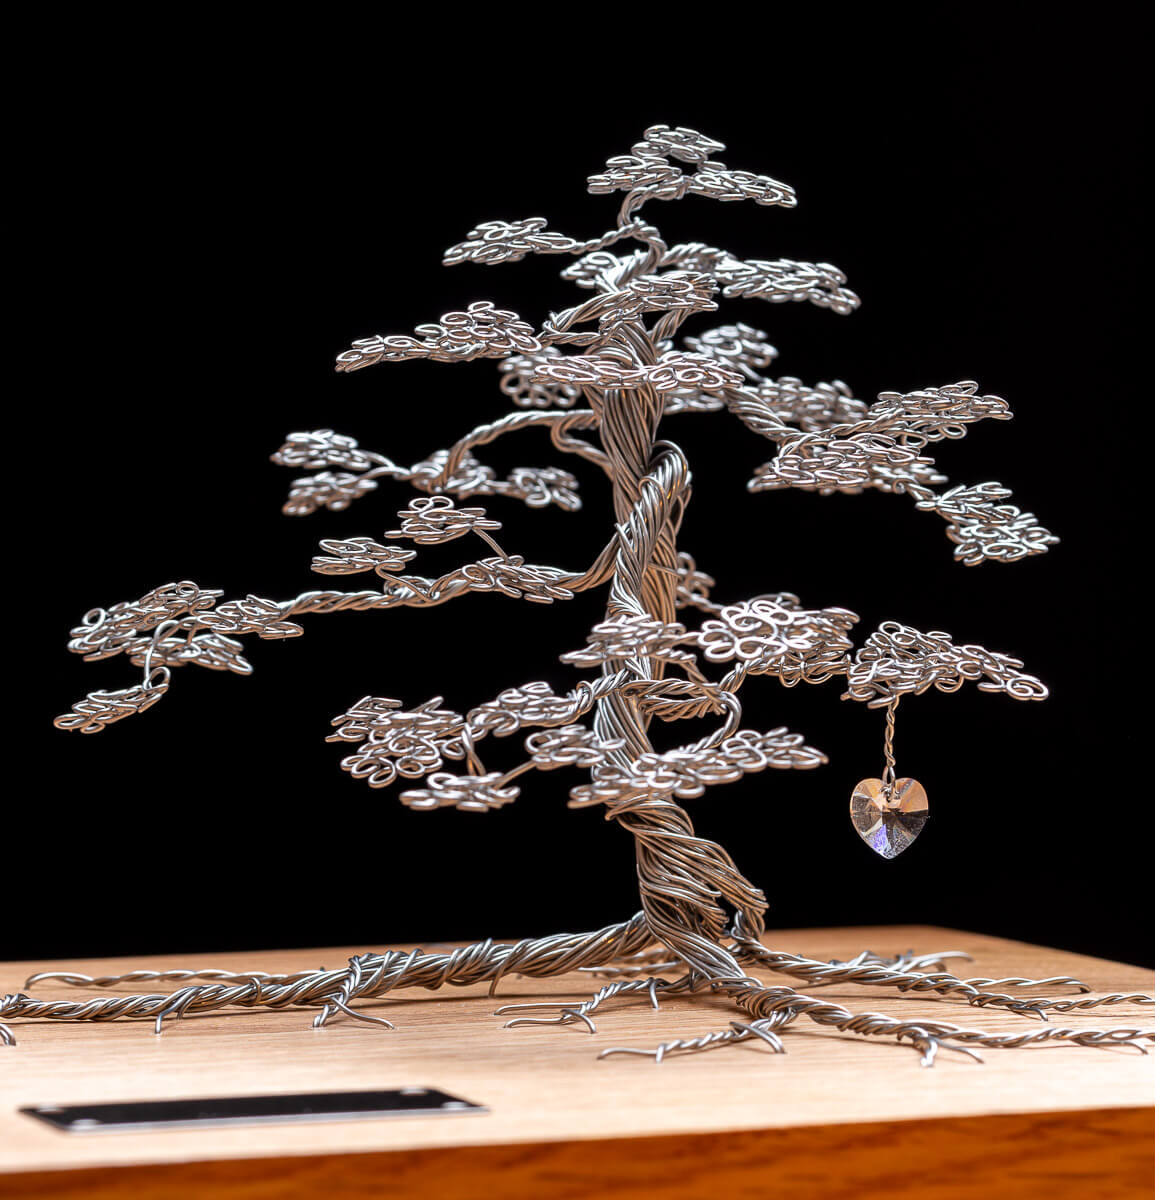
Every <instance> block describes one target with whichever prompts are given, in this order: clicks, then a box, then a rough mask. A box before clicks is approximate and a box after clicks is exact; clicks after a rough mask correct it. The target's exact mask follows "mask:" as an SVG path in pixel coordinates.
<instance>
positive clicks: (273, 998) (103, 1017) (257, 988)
mask: <svg viewBox="0 0 1155 1200" xmlns="http://www.w3.org/2000/svg"><path fill="white" fill-rule="evenodd" d="M651 940H652V938H651V935H650V933H649V930H648V929H647V928H646V924H645V919H644V917H643V915H642V914H641V913H638V914H637V915H635V916H634V917H632V918H631V919H630V920H629V921H624V922H619V923H617V924H614V925H608V926H606V927H605V928H603V929H599V930H596V931H594V932H592V933H579V934H566V933H561V934H553V935H551V936H549V937H543V938H526V939H523V940H522V941H519V942H516V943H495V942H493V941H492V940H488V939H487V940H486V941H483V942H475V943H473V944H471V945H469V946H463V947H460V948H459V949H456V950H452V951H449V952H448V953H435V954H426V953H424V952H422V951H421V950H419V949H418V950H413V951H403V950H391V951H387V952H385V953H384V954H365V955H358V956H355V958H354V959H352V960H350V964H349V965H348V966H346V967H344V968H340V969H336V970H329V971H308V972H298V973H296V974H294V975H288V976H279V977H278V976H267V975H260V974H258V973H250V974H238V975H231V974H229V973H226V972H221V973H220V974H219V976H217V977H216V978H217V981H216V982H213V983H205V984H199V985H196V986H190V987H185V988H181V989H178V990H177V991H175V992H168V993H149V994H138V995H130V996H111V997H98V998H93V999H88V1000H80V1001H72V1000H35V999H33V998H32V997H30V996H27V995H25V994H24V993H16V994H12V995H7V996H4V997H2V998H0V1018H5V1019H11V1018H16V1019H39V1020H54V1021H113V1020H119V1019H121V1018H150V1019H153V1020H155V1021H157V1023H158V1032H159V1028H160V1022H161V1021H162V1020H163V1018H164V1017H166V1016H171V1015H176V1016H184V1015H186V1014H187V1013H199V1012H211V1011H215V1010H218V1009H221V1008H228V1007H234V1006H235V1007H241V1008H271V1009H282V1008H289V1007H320V1008H321V1009H322V1013H321V1014H320V1015H321V1016H322V1017H324V1019H325V1020H327V1019H328V1017H329V1016H331V1015H332V1012H331V1011H327V1010H326V1008H325V1006H326V1005H328V1006H330V1008H331V1009H334V1010H337V1011H347V1010H348V1009H349V1008H350V1006H351V1002H352V1001H353V1000H354V999H369V998H377V997H380V996H383V995H385V994H386V993H388V992H390V991H392V990H393V989H394V988H396V987H404V988H410V987H421V988H429V989H437V988H439V987H442V986H444V985H449V986H451V987H468V986H470V985H471V984H476V983H484V982H489V983H490V984H491V988H490V990H491V992H492V991H493V990H494V989H495V988H496V985H497V983H498V982H499V981H500V980H501V978H502V977H503V976H505V975H506V974H509V973H512V972H516V973H517V974H519V975H526V976H535V977H540V976H549V975H560V974H565V973H566V972H568V971H573V970H576V969H577V968H578V967H582V966H590V965H594V964H596V963H598V962H604V961H609V960H610V959H612V958H613V957H615V956H617V955H620V954H623V953H626V954H629V953H633V952H635V951H637V950H640V949H642V948H643V947H644V946H646V945H647V944H648V943H649V942H650V941H651ZM129 975H130V976H135V978H137V979H139V978H143V977H144V973H133V972H130V973H129ZM194 975H195V976H197V977H201V978H203V977H204V976H205V973H204V972H195V973H193V972H190V973H189V976H186V977H192V976H194ZM50 976H51V973H48V972H46V973H41V974H40V975H39V976H33V977H32V979H31V980H29V984H31V983H32V982H34V981H36V980H37V979H39V980H43V979H45V978H48V977H50ZM158 977H161V978H165V977H168V978H172V977H173V976H172V975H170V974H169V973H167V972H162V973H158ZM106 978H107V979H108V980H109V981H111V982H116V981H118V980H119V978H120V977H116V976H109V977H106ZM83 979H84V977H82V976H73V977H72V978H71V979H69V980H67V982H74V981H81V980H83ZM26 986H28V985H26ZM320 1023H322V1024H323V1023H324V1021H321V1022H320ZM11 1037H12V1034H11V1031H8V1038H11ZM5 1040H6V1041H7V1039H5ZM9 1044H11V1043H9Z"/></svg>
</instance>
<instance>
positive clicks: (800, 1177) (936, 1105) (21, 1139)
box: [0, 926, 1155, 1200]
mask: <svg viewBox="0 0 1155 1200" xmlns="http://www.w3.org/2000/svg"><path fill="white" fill-rule="evenodd" d="M767 940H768V944H771V945H773V946H774V947H775V948H777V949H781V950H788V951H792V952H796V953H803V954H808V955H811V956H812V957H815V958H819V959H831V958H846V957H848V956H850V955H852V954H855V953H857V952H858V951H859V950H861V949H864V948H870V949H872V950H875V951H878V952H880V953H893V952H897V951H903V950H911V949H913V950H916V951H918V952H925V951H931V950H957V949H962V950H966V951H968V952H969V953H971V954H972V955H973V956H974V960H975V961H974V963H973V964H968V965H966V967H965V970H964V971H963V973H964V974H973V975H989V976H996V977H997V976H1004V975H1012V974H1022V975H1027V976H1047V975H1056V974H1064V973H1069V974H1073V975H1077V976H1079V977H1080V978H1082V979H1084V980H1085V981H1086V982H1087V983H1089V984H1090V985H1091V987H1092V988H1093V989H1094V990H1095V991H1097V992H1105V991H1126V990H1140V991H1147V992H1149V993H1153V994H1155V972H1153V971H1145V970H1142V969H1140V968H1137V967H1130V966H1125V965H1123V964H1119V963H1111V962H1106V961H1104V960H1101V959H1094V958H1087V957H1082V956H1078V955H1072V954H1065V953H1061V952H1058V951H1054V950H1048V949H1044V948H1041V947H1036V946H1028V945H1025V944H1022V943H1017V942H1009V941H1005V940H1002V939H998V938H992V937H986V936H983V935H979V934H971V933H960V932H957V931H950V930H943V929H935V928H930V927H921V926H898V927H887V928H877V927H873V928H871V927H868V928H858V929H826V930H800V931H789V930H788V931H779V932H775V933H773V934H771V935H769V936H768V939H767ZM375 948H377V949H380V948H381V947H375ZM427 948H428V949H433V948H434V947H432V946H427ZM364 949H365V947H355V948H335V949H334V948H329V949H324V950H292V951H270V952H254V953H251V954H220V955H202V956H199V958H198V960H197V962H196V964H195V965H197V966H221V967H226V968H231V969H237V970H245V969H249V970H274V971H292V970H299V969H301V968H304V967H311V966H320V965H324V966H326V967H334V966H338V965H340V964H341V963H342V962H343V961H344V960H345V959H346V958H347V957H348V956H349V955H350V954H352V953H358V952H361V951H363V950H364ZM189 965H191V964H190V962H189V959H188V956H187V955H181V956H163V955H162V956H154V957H151V958H147V959H146V958H124V959H100V960H75V961H70V962H67V963H60V962H57V963H13V964H6V965H4V966H0V993H3V992H13V991H19V990H21V987H22V984H23V981H24V978H25V977H26V976H27V975H28V974H30V973H32V972H33V971H37V970H43V969H49V968H53V969H69V970H77V971H81V972H84V973H87V974H98V973H114V972H119V971H123V970H131V969H134V968H139V967H144V966H147V967H152V968H164V967H175V966H189ZM767 978H772V979H773V980H774V981H775V982H779V983H781V982H790V981H789V980H785V979H784V978H783V977H781V976H767ZM595 987H596V981H591V980H590V979H588V978H586V977H584V976H576V977H574V976H570V977H567V978H564V979H558V980H522V979H517V978H512V979H508V980H505V981H503V984H502V989H501V996H500V998H499V1000H497V1001H493V1000H490V999H488V998H487V997H486V996H485V995H484V988H471V989H461V990H458V989H453V990H448V989H447V990H445V991H443V992H436V993H430V992H413V991H407V992H402V991H398V992H396V993H394V994H392V995H391V997H390V998H389V999H388V1000H382V1001H380V1002H375V1003H372V1004H371V1005H367V1006H366V1007H367V1008H368V1010H369V1011H372V1012H374V1013H377V1014H382V1015H384V1014H387V1015H388V1016H389V1018H390V1019H391V1020H393V1021H394V1022H395V1023H396V1025H397V1029H396V1030H395V1031H389V1030H386V1029H383V1028H381V1027H377V1026H370V1025H365V1024H363V1023H354V1022H352V1021H343V1022H336V1023H334V1024H332V1025H331V1026H329V1027H328V1028H325V1029H322V1030H314V1029H312V1028H311V1018H312V1013H311V1012H305V1011H296V1012H293V1011H286V1012H278V1013H266V1012H233V1013H226V1014H208V1015H205V1016H192V1017H187V1018H185V1019H184V1020H183V1021H180V1022H172V1023H170V1024H169V1025H167V1026H166V1030H165V1032H164V1034H163V1035H162V1036H161V1037H159V1038H158V1037H155V1036H154V1035H153V1033H152V1026H151V1023H150V1022H139V1021H138V1022H118V1023H115V1024H106V1025H91V1024H89V1025H67V1024H59V1023H56V1024H53V1023H27V1024H22V1023H18V1022H14V1028H15V1032H16V1035H17V1038H18V1045H17V1046H15V1047H12V1048H3V1047H0V1196H4V1197H5V1198H8V1197H13V1198H14V1197H31V1196H37V1197H49V1196H59V1197H65V1196H69V1197H71V1196H85V1197H92V1198H94V1200H99V1198H101V1197H105V1196H108V1197H111V1196H119V1195H127V1194H129V1191H130V1190H131V1193H132V1194H133V1195H135V1196H144V1197H147V1196H152V1195H156V1196H166V1197H184V1196H186V1195H187V1196H189V1197H192V1196H206V1195H210V1194H211V1195H212V1196H234V1195H235V1196H244V1197H246V1198H249V1200H258V1198H259V1200H266V1198H271V1197H280V1196H298V1195H300V1196H313V1195H332V1194H339V1195H341V1196H342V1197H360V1196H370V1195H373V1196H386V1197H392V1196H397V1197H401V1196H410V1195H421V1194H424V1195H426V1196H431V1197H446V1198H447V1200H450V1198H453V1197H458V1196H462V1197H464V1196H511V1197H523V1196H524V1197H530V1196H532V1197H534V1198H535V1200H537V1198H544V1197H547V1196H573V1197H579V1196H581V1197H584V1196H592V1195H597V1194H600V1195H606V1196H617V1195H621V1196H626V1195H644V1196H671V1197H689V1196H701V1195H705V1194H708V1193H713V1194H718V1195H721V1194H722V1193H723V1192H725V1194H726V1200H738V1198H740V1197H743V1196H763V1195H774V1194H776V1193H777V1192H778V1190H779V1189H781V1192H782V1194H783V1195H785V1194H789V1195H790V1196H791V1197H792V1198H793V1200H798V1198H800V1197H804V1196H811V1195H815V1196H817V1195H822V1196H838V1195H843V1194H846V1195H855V1196H871V1195H876V1194H878V1195H881V1194H887V1195H890V1196H901V1195H918V1196H922V1197H940V1196H941V1197H962V1196H971V1195H978V1194H984V1195H986V1196H988V1197H989V1196H991V1195H1000V1196H1002V1195H1006V1196H1018V1195H1034V1194H1039V1193H1041V1192H1046V1193H1047V1194H1048V1195H1050V1196H1052V1197H1055V1196H1063V1195H1068V1194H1071V1195H1076V1194H1081V1195H1083V1196H1091V1195H1094V1196H1096V1197H1099V1196H1102V1197H1110V1196H1130V1195H1150V1194H1151V1191H1150V1188H1151V1187H1152V1181H1155V1055H1148V1056H1147V1057H1146V1058H1144V1057H1141V1056H1140V1055H1138V1054H1136V1053H1135V1052H1134V1051H1128V1050H1118V1049H1117V1050H1095V1049H1090V1048H1082V1047H1074V1046H1062V1045H1053V1046H1052V1045H1044V1046H1037V1047H1031V1048H1028V1049H1024V1050H1015V1051H1007V1050H1003V1051H1000V1050H988V1051H984V1057H985V1059H986V1062H985V1063H984V1064H983V1065H981V1066H980V1065H978V1064H975V1063H973V1062H970V1061H969V1060H967V1059H966V1058H965V1057H963V1056H961V1055H955V1054H951V1053H948V1052H943V1053H942V1054H940V1056H939V1060H938V1063H937V1065H936V1066H935V1067H934V1068H933V1069H930V1070H926V1069H923V1068H921V1067H920V1066H919V1063H918V1056H917V1054H916V1053H915V1052H914V1051H913V1050H911V1049H910V1048H908V1047H897V1046H895V1045H894V1044H893V1043H888V1042H884V1041H875V1040H868V1039H864V1038H861V1037H857V1036H854V1035H841V1034H838V1033H832V1032H831V1031H828V1030H820V1029H819V1028H818V1027H816V1026H814V1025H810V1024H809V1023H807V1022H806V1021H805V1020H800V1021H799V1022H798V1023H797V1024H796V1025H795V1026H792V1030H793V1032H788V1034H787V1037H786V1045H787V1049H788V1053H787V1054H785V1055H772V1054H770V1053H768V1051H767V1048H766V1047H765V1046H763V1045H762V1044H761V1043H754V1044H745V1045H742V1046H739V1047H732V1048H728V1049H722V1050H716V1051H712V1052H709V1053H705V1054H700V1055H694V1056H691V1057H686V1058H670V1059H667V1060H666V1061H665V1062H664V1063H662V1064H661V1065H660V1066H657V1065H655V1064H654V1063H653V1062H652V1061H651V1060H648V1059H642V1058H619V1059H610V1060H606V1061H600V1062H599V1061H597V1059H596V1054H597V1051H598V1050H599V1049H601V1048H603V1047H605V1046H610V1045H623V1044H624V1045H636V1046H654V1045H656V1044H657V1043H658V1042H660V1041H662V1040H665V1039H667V1038H670V1037H678V1036H682V1037H685V1036H693V1035H696V1034H700V1033H704V1032H707V1031H709V1030H712V1029H721V1028H725V1027H726V1025H727V1023H728V1021H729V1019H730V1017H731V1015H732V1010H731V1009H730V1008H729V1007H728V1006H727V1005H726V1004H725V1003H724V1002H721V1001H720V1000H718V999H715V998H708V997H695V998H686V999H674V1000H671V1001H667V1002H665V1003H663V1006H662V1008H661V1010H659V1011H657V1012H655V1011H653V1010H651V1009H650V1008H649V1007H648V1005H647V1006H643V1005H642V1004H640V1003H637V1002H633V1003H630V1004H629V1006H628V1007H627V1006H624V1005H623V1006H620V1007H610V1008H607V1009H606V1010H604V1011H603V1012H602V1013H600V1014H598V1016H597V1018H596V1019H597V1024H598V1032H597V1034H596V1035H593V1036H591V1035H589V1034H588V1033H586V1032H585V1031H584V1028H583V1027H582V1026H573V1027H566V1028H549V1027H540V1028H523V1029H515V1030H506V1029H503V1028H502V1027H501V1026H502V1024H503V1019H502V1018H496V1017H494V1016H493V1009H494V1007H495V1005H496V1004H497V1003H500V1002H505V1003H510V1002H514V1001H516V1000H518V999H527V1000H528V999H533V998H536V997H539V996H543V995H546V996H549V995H559V996H564V997H574V996H581V995H586V994H588V993H589V992H590V991H592V990H594V988H595ZM1067 990H1068V991H1069V989H1067ZM35 994H36V995H38V996H60V997H69V998H76V997H78V996H80V995H85V994H88V992H85V991H81V990H78V989H73V988H66V987H61V986H59V985H50V984H43V985H38V986H37V987H36V989H35ZM823 994H824V995H826V996H828V997H830V998H831V999H834V1000H837V1001H838V1002H839V1003H842V1004H845V1005H846V1006H847V1007H850V1008H852V1009H854V1010H856V1011H864V1010H869V1011H880V1012H886V1013H893V1014H896V1015H903V1016H908V1017H915V1016H919V1015H925V1016H928V1017H929V1016H932V1015H933V1016H936V1017H939V1018H941V1019H946V1020H952V1021H955V1022H957V1023H958V1024H963V1025H967V1026H969V1027H973V1028H984V1029H998V1030H1019V1029H1022V1028H1024V1027H1026V1026H1027V1021H1028V1018H1024V1017H1015V1016H1013V1015H1010V1014H1007V1013H1000V1012H997V1011H994V1010H979V1009H972V1008H968V1007H967V1006H966V1005H963V1004H960V1003H958V1002H950V1001H947V1000H944V999H941V998H928V997H926V996H925V995H924V996H918V997H916V996H912V995H901V994H896V993H894V992H892V991H891V990H889V989H884V988H866V987H852V986H845V987H832V988H827V989H824V993H823ZM1062 1020H1063V1023H1064V1024H1068V1025H1085V1026H1088V1027H1094V1026H1103V1025H1122V1024H1131V1025H1142V1026H1145V1027H1152V1026H1155V1012H1153V1010H1152V1009H1151V1008H1150V1007H1147V1008H1141V1007H1139V1006H1124V1005H1120V1006H1114V1007H1111V1008H1105V1009H1098V1010H1094V1011H1093V1012H1090V1013H1087V1014H1085V1015H1081V1016H1074V1015H1070V1016H1068V1015H1065V1016H1064V1017H1063V1018H1062ZM1032 1024H1033V1022H1032ZM411 1085H426V1086H432V1087H437V1088H441V1089H444V1090H445V1091H448V1092H451V1093H453V1094H455V1095H460V1096H463V1097H465V1098H466V1099H469V1100H472V1101H475V1102H477V1103H481V1104H485V1105H487V1106H488V1107H489V1108H490V1110H491V1112H490V1113H489V1115H486V1116H467V1117H415V1118H392V1119H387V1120H366V1121H354V1122H340V1123H332V1124H316V1125H306V1126H299V1125H298V1126H293V1125H283V1126H261V1127H249V1128H237V1129H204V1130H180V1131H172V1132H156V1133H125V1134H113V1133H107V1134H99V1135H87V1136H85V1135H79V1134H65V1133H61V1132H58V1131H56V1130H54V1129H52V1128H50V1127H48V1126H46V1125H44V1124H42V1123H41V1122H38V1121H35V1120H33V1119H32V1118H29V1117H27V1116H24V1115H22V1114H20V1113H18V1112H17V1111H16V1110H17V1109H18V1108H19V1107H20V1106H21V1105H28V1104H40V1103H52V1104H67V1103H79V1102H82V1101H86V1100H88V1101H92V1100H142V1099H151V1098H162V1097H163V1098H175V1097H184V1096H219V1095H230V1094H232V1095H254V1094H266V1093H277V1092H307V1091H325V1090H334V1091H343V1090H356V1089H362V1088H391V1087H405V1086H411ZM1092 1181H1093V1182H1092ZM1068 1183H1069V1184H1071V1190H1070V1191H1069V1192H1068V1191H1067V1190H1065V1189H1066V1187H1067V1185H1068ZM1076 1184H1078V1185H1079V1186H1078V1187H1076V1186H1075V1185H1076ZM1080 1188H1081V1189H1082V1190H1081V1191H1080ZM1145 1188H1146V1189H1148V1190H1146V1191H1144V1190H1143V1189H1145ZM1035 1189H1038V1191H1036V1190H1035Z"/></svg>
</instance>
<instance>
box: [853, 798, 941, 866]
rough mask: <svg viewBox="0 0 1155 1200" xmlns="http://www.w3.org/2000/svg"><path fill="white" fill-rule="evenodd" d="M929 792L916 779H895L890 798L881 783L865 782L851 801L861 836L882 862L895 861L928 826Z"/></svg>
mask: <svg viewBox="0 0 1155 1200" xmlns="http://www.w3.org/2000/svg"><path fill="white" fill-rule="evenodd" d="M928 815H929V814H928V813H927V805H926V792H925V791H924V790H923V786H922V784H921V783H919V782H918V780H917V779H896V780H895V781H894V784H893V786H892V787H891V789H890V793H889V795H888V794H887V791H886V785H885V784H884V783H883V782H882V780H881V779H864V780H863V781H862V782H861V783H860V784H859V785H858V786H857V787H856V788H855V789H854V795H853V796H851V797H850V820H851V823H852V824H853V826H854V828H855V829H856V830H857V831H858V836H859V837H860V838H862V840H863V841H864V842H865V843H866V844H867V845H868V846H869V847H870V848H871V850H874V851H875V852H877V853H878V854H881V855H882V857H883V858H895V857H897V856H898V855H899V854H901V853H902V852H903V851H904V850H905V849H906V848H907V846H909V845H910V843H911V842H913V841H914V839H915V838H916V837H918V835H919V834H920V833H921V832H922V827H923V826H924V825H925V824H926V818H927V816H928Z"/></svg>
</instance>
